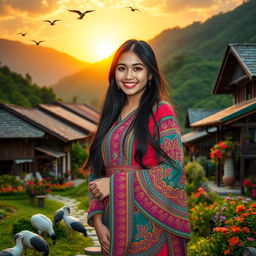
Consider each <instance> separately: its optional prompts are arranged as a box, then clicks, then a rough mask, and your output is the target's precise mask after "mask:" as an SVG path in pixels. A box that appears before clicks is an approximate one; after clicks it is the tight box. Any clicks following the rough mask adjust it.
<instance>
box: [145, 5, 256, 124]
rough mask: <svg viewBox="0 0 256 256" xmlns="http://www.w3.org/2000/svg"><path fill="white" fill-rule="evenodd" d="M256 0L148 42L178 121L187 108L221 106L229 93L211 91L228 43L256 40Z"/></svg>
mask: <svg viewBox="0 0 256 256" xmlns="http://www.w3.org/2000/svg"><path fill="white" fill-rule="evenodd" d="M255 19H256V0H251V1H249V2H247V3H245V4H242V5H240V6H239V7H237V8H236V9H235V10H233V11H230V12H227V13H224V14H222V13H220V14H219V15H216V16H213V17H212V18H210V19H208V20H207V21H206V22H204V23H200V22H194V23H193V24H192V25H190V26H187V27H185V28H173V29H170V30H165V31H163V32H162V33H161V34H159V35H158V36H156V37H155V38H154V39H153V40H151V41H150V42H149V43H150V44H151V45H152V46H153V48H154V49H155V51H156V54H157V57H158V59H159V60H160V64H161V66H162V67H163V70H164V74H165V76H166V78H167V80H168V82H169V86H170V98H171V99H172V102H173V104H174V105H175V106H176V110H177V112H178V116H179V119H180V122H181V125H183V124H184V118H185V114H186V110H187V108H192V107H194V108H197V107H200V108H208V107H209V108H224V107H227V106H229V105H231V104H232V97H231V96H228V95H211V91H212V89H213V86H214V83H215V80H216V78H217V74H218V71H219V68H220V65H221V61H222V59H223V57H224V53H225V50H226V46H227V44H229V43H256V33H255V31H256V22H255Z"/></svg>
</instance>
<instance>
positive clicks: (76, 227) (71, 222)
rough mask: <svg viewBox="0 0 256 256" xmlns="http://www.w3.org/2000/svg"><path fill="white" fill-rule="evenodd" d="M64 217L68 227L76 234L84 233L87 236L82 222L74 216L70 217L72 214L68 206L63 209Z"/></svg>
mask: <svg viewBox="0 0 256 256" xmlns="http://www.w3.org/2000/svg"><path fill="white" fill-rule="evenodd" d="M63 211H64V215H63V220H64V222H65V224H66V226H67V227H68V229H70V230H71V231H72V233H73V234H74V231H77V232H80V233H82V234H83V235H84V236H87V232H86V229H85V227H84V225H83V223H82V222H81V221H79V220H78V219H77V218H75V217H73V216H69V214H70V208H69V207H67V206H64V207H63Z"/></svg>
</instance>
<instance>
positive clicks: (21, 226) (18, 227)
mask: <svg viewBox="0 0 256 256" xmlns="http://www.w3.org/2000/svg"><path fill="white" fill-rule="evenodd" d="M22 230H29V231H32V232H33V228H32V226H31V223H30V220H29V219H26V218H21V219H19V220H17V221H16V222H15V223H13V224H12V234H13V235H15V234H17V233H19V232H21V231H22Z"/></svg>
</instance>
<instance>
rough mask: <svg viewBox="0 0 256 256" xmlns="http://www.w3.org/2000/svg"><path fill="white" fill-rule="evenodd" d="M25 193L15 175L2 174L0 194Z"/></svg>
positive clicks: (0, 177)
mask: <svg viewBox="0 0 256 256" xmlns="http://www.w3.org/2000/svg"><path fill="white" fill-rule="evenodd" d="M20 194H24V189H23V186H22V184H21V182H20V181H19V180H18V179H17V178H16V177H14V176H11V175H2V176H0V195H20Z"/></svg>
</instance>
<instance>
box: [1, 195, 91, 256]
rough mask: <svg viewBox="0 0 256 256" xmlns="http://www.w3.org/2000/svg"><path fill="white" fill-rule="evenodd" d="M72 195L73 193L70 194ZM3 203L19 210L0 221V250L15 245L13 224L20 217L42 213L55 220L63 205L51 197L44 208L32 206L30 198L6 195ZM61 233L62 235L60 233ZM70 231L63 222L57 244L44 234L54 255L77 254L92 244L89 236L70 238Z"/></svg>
mask: <svg viewBox="0 0 256 256" xmlns="http://www.w3.org/2000/svg"><path fill="white" fill-rule="evenodd" d="M70 196H71V195H70ZM72 197H73V196H72ZM1 203H2V204H5V205H10V206H13V207H15V208H16V209H17V211H16V212H15V213H14V214H12V215H11V217H9V218H6V219H3V220H1V221H0V251H1V250H3V249H5V248H9V247H13V246H14V242H13V234H12V225H13V224H14V223H16V222H17V221H18V220H20V219H24V218H25V219H28V220H29V219H30V217H31V216H32V215H33V214H36V213H42V214H45V215H46V216H48V217H49V218H50V219H51V220H53V215H54V212H55V211H56V210H57V209H58V208H60V207H61V206H62V204H61V203H59V202H55V201H52V200H49V199H46V201H45V207H44V208H38V207H36V206H32V205H30V204H29V202H28V198H21V199H18V200H17V199H16V200H11V199H9V198H8V197H6V200H3V197H2V198H1ZM59 233H60V235H58V234H59ZM67 234H68V231H67V228H66V226H64V224H63V223H61V227H60V228H59V229H58V232H57V236H58V240H57V243H56V244H55V245H53V244H52V241H51V239H50V237H48V236H44V238H45V239H46V241H47V242H48V244H49V249H50V254H49V255H54V256H74V255H76V254H82V253H84V248H85V247H87V246H91V245H92V241H91V239H89V238H86V237H84V236H82V235H80V234H75V236H74V237H72V238H71V239H69V238H68V237H67ZM27 255H28V256H32V255H34V253H33V251H32V250H27Z"/></svg>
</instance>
